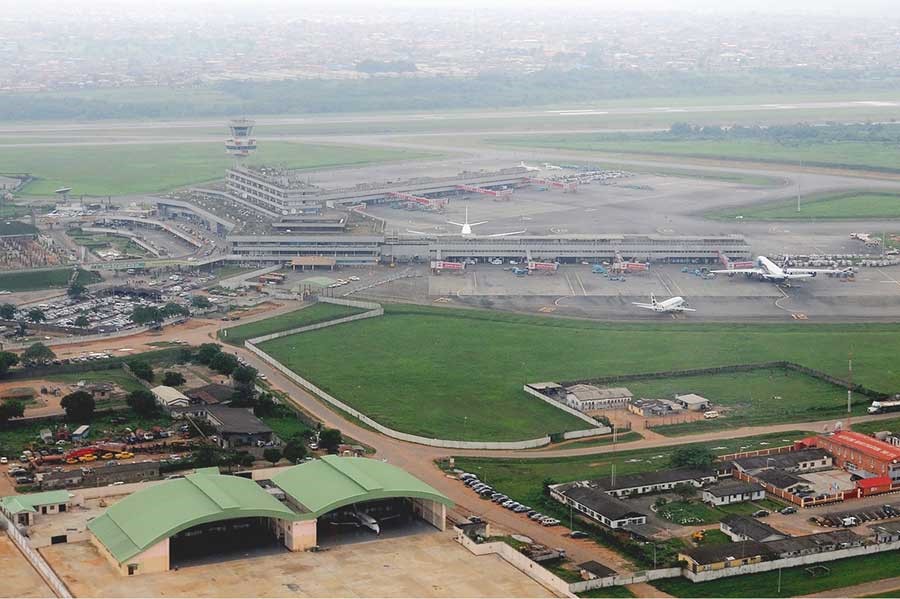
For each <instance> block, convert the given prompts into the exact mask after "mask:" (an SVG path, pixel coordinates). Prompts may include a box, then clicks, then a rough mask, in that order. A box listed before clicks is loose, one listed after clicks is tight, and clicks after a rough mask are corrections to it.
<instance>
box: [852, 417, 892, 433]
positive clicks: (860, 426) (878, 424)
mask: <svg viewBox="0 0 900 599" xmlns="http://www.w3.org/2000/svg"><path fill="white" fill-rule="evenodd" d="M852 428H853V430H855V431H857V432H860V433H866V434H869V435H871V434H873V433H877V432H880V431H891V432H892V433H894V434H895V435H900V417H897V418H890V419H884V420H869V421H868V422H854V423H853V427H852Z"/></svg>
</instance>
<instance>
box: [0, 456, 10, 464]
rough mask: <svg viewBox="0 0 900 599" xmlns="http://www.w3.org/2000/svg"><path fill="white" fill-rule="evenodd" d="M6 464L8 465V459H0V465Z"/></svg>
mask: <svg viewBox="0 0 900 599" xmlns="http://www.w3.org/2000/svg"><path fill="white" fill-rule="evenodd" d="M8 463H9V459H7V458H5V457H4V458H0V464H8Z"/></svg>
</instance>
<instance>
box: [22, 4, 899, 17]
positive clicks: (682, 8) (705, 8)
mask: <svg viewBox="0 0 900 599" xmlns="http://www.w3.org/2000/svg"><path fill="white" fill-rule="evenodd" d="M897 4H898V0H853V1H852V2H851V1H850V0H556V1H554V2H552V3H548V2H547V1H546V0H382V1H377V0H376V1H372V0H153V1H152V2H147V1H146V0H31V1H28V2H25V1H18V0H13V2H12V3H11V6H9V7H7V8H5V9H4V10H10V11H11V12H14V13H20V14H21V13H22V12H27V13H30V14H35V15H38V14H40V12H41V11H47V10H53V9H54V8H56V9H59V10H60V12H67V13H68V12H71V11H72V10H76V11H77V10H87V11H90V10H91V9H92V8H97V7H100V6H102V7H115V6H118V7H121V8H123V9H125V10H129V11H131V12H135V13H143V12H154V13H158V12H159V11H160V10H161V9H168V8H170V9H171V10H175V11H180V12H185V11H191V10H196V9H198V8H200V9H201V10H206V9H207V7H209V8H212V7H215V9H216V11H217V12H223V11H230V10H239V11H241V12H243V11H247V10H251V11H254V10H257V11H258V10H265V9H266V8H269V7H271V8H274V7H278V9H279V10H281V11H285V10H287V11H290V12H296V13H302V12H303V11H304V9H313V8H314V9H315V10H316V11H317V12H318V11H321V10H322V9H327V8H329V7H331V8H338V7H339V8H341V9H346V8H348V7H353V8H359V9H361V12H368V11H378V12H382V13H383V12H385V11H389V10H390V8H391V7H403V8H410V7H429V6H431V7H436V6H440V7H446V8H451V9H461V8H462V9H465V8H469V7H471V8H473V9H478V8H495V7H496V8H499V7H502V8H508V9H515V8H516V7H526V6H527V7H529V8H545V9H547V10H548V12H549V11H566V10H567V9H569V10H585V9H588V10H591V12H596V11H602V10H614V11H637V10H641V11H643V10H652V11H668V12H688V11H699V12H704V13H722V14H725V13H734V12H746V11H750V12H757V13H760V12H770V13H809V14H822V15H842V16H843V15H846V16H853V15H860V14H865V15H866V16H871V15H883V16H885V17H888V18H892V19H893V18H896V16H897V15H896V12H895V11H896V7H897ZM207 14H209V13H207Z"/></svg>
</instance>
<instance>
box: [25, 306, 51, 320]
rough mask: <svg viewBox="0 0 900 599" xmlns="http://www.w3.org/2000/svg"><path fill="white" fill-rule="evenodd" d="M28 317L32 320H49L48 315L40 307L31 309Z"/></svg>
mask: <svg viewBox="0 0 900 599" xmlns="http://www.w3.org/2000/svg"><path fill="white" fill-rule="evenodd" d="M27 318H28V320H30V321H31V322H44V321H45V320H47V316H46V315H45V314H44V311H43V310H41V309H40V308H32V309H31V310H29V311H28V315H27Z"/></svg>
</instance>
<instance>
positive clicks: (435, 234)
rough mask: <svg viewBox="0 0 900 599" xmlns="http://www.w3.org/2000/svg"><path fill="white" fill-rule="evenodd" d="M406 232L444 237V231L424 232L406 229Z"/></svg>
mask: <svg viewBox="0 0 900 599" xmlns="http://www.w3.org/2000/svg"><path fill="white" fill-rule="evenodd" d="M406 232H407V233H412V234H413V235H427V236H428V237H445V236H446V235H447V234H446V233H425V232H424V231H413V230H412V229H407V230H406Z"/></svg>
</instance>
